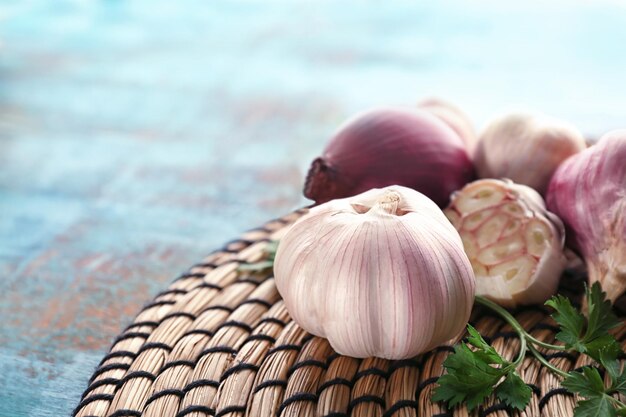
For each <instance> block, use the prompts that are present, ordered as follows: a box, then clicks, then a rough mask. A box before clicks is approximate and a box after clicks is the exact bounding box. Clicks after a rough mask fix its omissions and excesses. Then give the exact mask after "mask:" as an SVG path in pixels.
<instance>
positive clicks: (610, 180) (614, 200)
mask: <svg viewBox="0 0 626 417" xmlns="http://www.w3.org/2000/svg"><path fill="white" fill-rule="evenodd" d="M546 203H547V207H548V210H550V211H551V212H553V213H554V214H556V215H557V216H559V217H560V218H561V220H563V223H564V224H565V227H566V235H567V244H568V246H569V247H570V248H572V249H574V250H575V251H577V252H578V253H579V254H580V255H581V256H582V257H583V259H584V260H585V263H586V264H587V269H588V271H589V280H590V282H591V283H593V282H595V281H599V282H600V283H601V284H602V287H603V289H604V291H606V292H607V295H608V297H609V298H610V299H611V300H612V301H615V300H616V299H617V298H618V297H619V296H620V295H622V294H623V293H624V290H625V289H626V130H616V131H613V132H610V133H607V134H606V135H604V136H603V137H602V138H601V139H600V140H599V141H598V142H597V143H596V144H595V145H592V146H591V147H589V148H587V149H585V150H584V151H582V152H580V153H578V154H575V155H573V156H571V157H569V158H568V159H566V160H565V161H564V162H563V163H562V164H561V165H560V166H559V167H558V168H557V170H556V172H555V173H554V175H553V177H552V179H551V180H550V185H549V187H548V193H547V195H546Z"/></svg>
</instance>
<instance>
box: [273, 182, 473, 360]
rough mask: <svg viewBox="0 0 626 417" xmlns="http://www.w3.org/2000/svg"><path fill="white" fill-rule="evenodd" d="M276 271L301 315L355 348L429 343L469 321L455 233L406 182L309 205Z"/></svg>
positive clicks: (466, 269)
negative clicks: (310, 206) (307, 211)
mask: <svg viewBox="0 0 626 417" xmlns="http://www.w3.org/2000/svg"><path fill="white" fill-rule="evenodd" d="M274 275H275V280H276V286H277V288H278V291H279V292H280V294H281V296H282V297H283V299H284V301H285V305H286V307H287V310H288V311H289V313H290V315H291V317H292V318H293V320H294V321H295V322H296V323H298V324H299V325H300V326H301V327H302V328H303V329H305V330H306V331H308V332H310V333H312V334H314V335H317V336H320V337H326V338H327V339H328V340H329V342H330V344H331V346H332V347H333V348H334V349H335V350H336V351H337V352H339V353H341V354H343V355H348V356H353V357H358V358H365V357H370V356H376V357H381V358H386V359H403V358H410V357H413V356H415V355H417V354H419V353H422V352H426V351H428V350H430V349H432V348H434V347H436V346H438V345H440V344H442V343H444V342H446V341H448V340H450V339H452V338H454V337H456V336H458V335H459V334H460V333H461V332H462V331H463V329H464V327H465V325H466V324H467V321H468V319H469V315H470V312H471V309H472V304H473V300H474V276H473V273H472V267H471V264H470V263H469V260H468V258H467V256H466V255H465V252H464V251H463V244H462V242H461V239H460V237H459V234H458V233H457V232H456V230H455V229H454V228H453V227H452V225H451V224H450V223H449V222H448V220H447V219H446V217H445V216H444V215H443V213H442V212H441V210H440V209H439V207H437V205H436V204H435V203H434V202H433V201H431V200H430V199H428V198H427V197H426V196H424V195H422V194H420V193H418V192H417V191H414V190H411V189H409V188H405V187H401V186H390V187H386V188H382V189H372V190H370V191H367V192H365V193H362V194H359V195H357V196H354V197H350V198H345V199H340V200H332V201H330V202H328V203H325V204H322V205H319V206H317V207H314V208H312V209H311V210H310V212H309V213H308V214H307V215H305V216H304V217H302V218H301V219H299V220H298V221H297V222H296V223H295V224H294V225H293V226H292V227H291V228H290V229H289V230H288V231H287V233H286V234H285V236H284V237H283V239H282V240H281V243H280V245H279V247H278V251H277V253H276V258H275V261H274Z"/></svg>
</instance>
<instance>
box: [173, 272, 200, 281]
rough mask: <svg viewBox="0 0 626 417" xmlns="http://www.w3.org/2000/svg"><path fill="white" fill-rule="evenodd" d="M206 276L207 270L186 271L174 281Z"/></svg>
mask: <svg viewBox="0 0 626 417" xmlns="http://www.w3.org/2000/svg"><path fill="white" fill-rule="evenodd" d="M205 276H206V272H185V273H184V274H180V275H179V276H178V278H176V279H175V280H174V281H184V280H186V279H191V278H204V277H205Z"/></svg>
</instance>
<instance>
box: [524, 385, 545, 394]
mask: <svg viewBox="0 0 626 417" xmlns="http://www.w3.org/2000/svg"><path fill="white" fill-rule="evenodd" d="M526 385H528V386H529V387H530V389H531V390H533V394H535V395H537V396H539V395H541V388H539V387H538V386H537V385H535V384H526Z"/></svg>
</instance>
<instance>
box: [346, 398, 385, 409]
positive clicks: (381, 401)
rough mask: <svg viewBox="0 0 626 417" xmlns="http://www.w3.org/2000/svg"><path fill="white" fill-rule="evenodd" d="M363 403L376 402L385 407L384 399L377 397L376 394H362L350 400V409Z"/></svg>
mask: <svg viewBox="0 0 626 417" xmlns="http://www.w3.org/2000/svg"><path fill="white" fill-rule="evenodd" d="M363 403H375V404H378V405H380V406H381V407H382V408H383V409H384V408H385V400H384V399H382V398H380V397H377V396H376V395H362V396H360V397H356V398H355V399H353V400H352V401H350V404H348V409H350V410H352V409H354V408H355V407H356V406H357V405H359V404H363Z"/></svg>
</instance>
